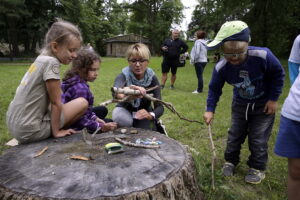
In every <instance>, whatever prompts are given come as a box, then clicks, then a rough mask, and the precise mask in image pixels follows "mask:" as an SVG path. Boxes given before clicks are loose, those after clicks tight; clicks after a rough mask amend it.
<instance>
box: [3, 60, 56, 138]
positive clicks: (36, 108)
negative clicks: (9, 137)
mask: <svg viewBox="0 0 300 200" xmlns="http://www.w3.org/2000/svg"><path fill="white" fill-rule="evenodd" d="M59 67H60V63H59V61H58V60H57V59H56V58H54V57H51V56H45V55H40V56H38V57H37V58H36V60H35V61H34V63H33V64H32V65H31V66H30V68H29V69H28V70H27V72H26V74H25V75H24V77H23V79H22V80H21V83H20V85H19V86H18V88H17V90H16V95H15V97H14V99H13V100H12V102H11V103H10V105H9V108H8V111H7V124H8V127H9V129H10V131H11V132H14V131H17V132H19V133H20V132H28V131H33V132H34V131H39V130H40V129H41V128H40V127H41V122H42V120H50V115H49V114H47V112H48V107H49V103H50V100H49V97H48V93H47V88H46V81H47V80H49V79H60V75H59ZM12 129H13V130H12ZM12 134H13V133H12ZM13 135H14V134H13Z"/></svg>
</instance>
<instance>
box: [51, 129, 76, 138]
mask: <svg viewBox="0 0 300 200" xmlns="http://www.w3.org/2000/svg"><path fill="white" fill-rule="evenodd" d="M76 132H77V131H75V130H74V129H67V130H65V129H60V130H59V131H58V132H57V133H56V134H55V135H54V134H53V136H54V137H55V138H60V137H65V136H67V135H72V134H74V133H76Z"/></svg>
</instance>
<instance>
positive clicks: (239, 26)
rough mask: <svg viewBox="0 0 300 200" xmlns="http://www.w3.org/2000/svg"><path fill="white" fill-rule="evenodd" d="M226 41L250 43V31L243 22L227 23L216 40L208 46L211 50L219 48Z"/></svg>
mask: <svg viewBox="0 0 300 200" xmlns="http://www.w3.org/2000/svg"><path fill="white" fill-rule="evenodd" d="M226 41H246V42H249V41H250V29H249V27H248V25H247V24H246V23H245V22H243V21H238V20H237V21H229V22H225V23H224V24H223V25H222V26H221V28H220V30H219V32H218V33H217V35H216V37H215V39H214V40H213V41H211V42H210V43H208V44H207V48H208V49H209V50H214V49H216V48H218V47H219V46H220V45H221V44H223V43H224V42H226Z"/></svg>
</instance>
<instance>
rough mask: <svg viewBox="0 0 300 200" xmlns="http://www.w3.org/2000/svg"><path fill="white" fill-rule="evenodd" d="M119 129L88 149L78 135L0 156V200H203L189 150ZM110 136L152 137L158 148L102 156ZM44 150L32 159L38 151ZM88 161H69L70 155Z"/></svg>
mask: <svg viewBox="0 0 300 200" xmlns="http://www.w3.org/2000/svg"><path fill="white" fill-rule="evenodd" d="M132 129H133V128H127V129H126V130H127V133H121V131H120V129H118V130H116V131H114V132H110V133H102V134H97V135H96V136H95V137H94V138H93V142H92V145H88V144H87V143H85V141H84V140H83V137H82V134H74V135H71V136H68V137H64V138H60V139H55V138H49V139H47V140H44V141H40V142H36V143H30V144H23V145H18V146H15V147H12V148H10V149H8V150H7V151H5V153H4V154H3V155H1V156H0V199H2V200H20V199H30V200H44V199H76V200H77V199H92V200H98V199H99V200H117V199H118V200H121V199H129V200H137V199H143V200H144V199H149V200H150V199H157V200H163V199H168V200H170V199H178V200H185V199H186V200H192V199H196V200H199V199H203V198H204V197H203V193H202V192H201V191H200V189H199V186H198V184H197V180H196V168H195V166H194V161H193V158H192V156H191V154H190V153H189V152H187V151H186V149H185V147H184V146H182V145H181V144H180V143H179V142H177V141H175V140H173V139H171V138H168V137H166V136H164V135H162V134H159V133H157V132H153V131H148V130H143V129H135V130H137V131H138V133H137V134H130V133H129V131H130V130H132ZM115 137H119V138H122V140H126V141H130V142H133V143H134V142H135V141H136V139H138V138H153V137H155V138H157V140H159V141H161V142H162V144H161V145H160V148H157V149H145V148H137V147H130V146H124V152H122V153H118V154H107V152H106V150H105V148H104V146H105V144H107V143H110V142H116V141H115V139H114V138H115ZM45 147H48V149H47V150H46V151H45V152H44V153H43V154H41V155H40V156H38V157H34V156H35V155H36V154H37V152H40V151H41V150H42V149H43V148H45ZM75 155H77V156H84V157H87V158H89V160H87V161H85V160H73V159H70V157H71V156H75Z"/></svg>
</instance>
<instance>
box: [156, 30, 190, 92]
mask: <svg viewBox="0 0 300 200" xmlns="http://www.w3.org/2000/svg"><path fill="white" fill-rule="evenodd" d="M179 36H180V32H179V30H176V29H175V30H173V31H172V36H171V38H170V39H166V40H165V41H164V43H163V44H162V46H161V50H162V51H163V62H162V64H161V70H162V77H161V88H162V89H163V88H164V87H165V83H166V81H167V79H168V73H169V71H170V69H171V73H172V75H171V86H170V88H171V89H174V83H175V81H176V72H177V67H178V64H179V56H180V54H183V53H185V52H186V51H187V50H188V46H187V45H186V43H185V42H183V41H182V40H181V39H179Z"/></svg>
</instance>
